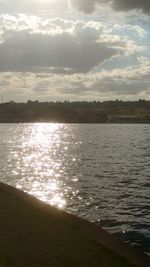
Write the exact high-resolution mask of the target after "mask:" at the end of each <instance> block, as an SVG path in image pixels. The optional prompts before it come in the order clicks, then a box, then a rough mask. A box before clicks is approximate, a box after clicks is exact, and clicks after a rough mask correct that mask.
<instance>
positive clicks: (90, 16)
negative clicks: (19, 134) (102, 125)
mask: <svg viewBox="0 0 150 267" xmlns="http://www.w3.org/2000/svg"><path fill="white" fill-rule="evenodd" d="M0 94H1V101H2V100H3V101H4V102H7V101H11V100H13V101H16V102H26V101H28V100H32V101H35V100H38V101H65V100H67V101H106V100H116V99H118V100H123V101H127V100H139V99H146V100H150V0H142V1H141V0H126V1H124V0H111V1H110V0H13V1H12V0H0Z"/></svg>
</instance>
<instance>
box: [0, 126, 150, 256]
mask: <svg viewBox="0 0 150 267" xmlns="http://www.w3.org/2000/svg"><path fill="white" fill-rule="evenodd" d="M149 133H150V125H137V124H134V125H131V124H130V125H125V124H124V125H123V124H122V125H119V124H117V125H111V124H109V125H105V124H48V123H47V124H42V123H36V124H0V151H1V153H0V169H1V175H0V180H1V181H2V182H5V183H8V184H11V185H13V186H15V187H18V188H20V189H22V190H24V191H26V192H28V193H31V194H32V195H35V196H36V197H38V198H40V199H42V200H43V201H45V202H47V203H50V204H51V205H55V206H57V207H59V208H63V209H65V210H67V211H69V212H71V213H73V214H76V215H78V216H80V217H83V218H85V219H87V220H90V221H93V222H95V223H97V224H99V225H100V226H102V227H103V228H104V229H106V230H108V231H110V232H111V233H114V234H117V235H118V236H119V237H120V238H121V239H123V240H124V241H125V242H129V243H130V244H132V245H136V246H138V247H140V248H141V249H142V250H143V251H144V252H146V253H150V161H149V159H150V134H149Z"/></svg>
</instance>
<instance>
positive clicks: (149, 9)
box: [70, 0, 150, 14]
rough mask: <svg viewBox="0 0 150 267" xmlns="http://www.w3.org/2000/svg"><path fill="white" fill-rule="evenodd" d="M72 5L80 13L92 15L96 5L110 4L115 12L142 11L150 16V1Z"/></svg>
mask: <svg viewBox="0 0 150 267" xmlns="http://www.w3.org/2000/svg"><path fill="white" fill-rule="evenodd" d="M70 2H71V4H72V5H73V6H74V7H75V8H77V9H78V10H80V11H83V12H85V13H91V12H93V11H94V9H95V7H96V4H104V3H107V4H110V5H111V6H112V7H113V8H114V9H115V10H131V9H140V10H142V11H143V12H145V13H149V14H150V0H70Z"/></svg>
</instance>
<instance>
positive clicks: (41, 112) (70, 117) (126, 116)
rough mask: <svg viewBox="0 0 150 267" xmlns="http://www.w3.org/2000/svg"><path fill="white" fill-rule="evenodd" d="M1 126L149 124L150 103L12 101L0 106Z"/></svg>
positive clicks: (117, 101) (144, 101)
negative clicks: (54, 123) (27, 124)
mask: <svg viewBox="0 0 150 267" xmlns="http://www.w3.org/2000/svg"><path fill="white" fill-rule="evenodd" d="M0 122H1V123H7V122H12V123H13V122H14V123H15V122H16V123H17V122H59V123H150V101H146V100H139V101H126V102H124V101H119V100H116V101H104V102H100V101H93V102H87V101H82V102H69V101H65V102H39V101H31V100H29V101H28V102H27V103H16V102H14V101H10V102H7V103H1V104H0Z"/></svg>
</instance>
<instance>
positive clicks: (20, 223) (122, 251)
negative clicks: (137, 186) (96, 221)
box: [0, 184, 150, 267]
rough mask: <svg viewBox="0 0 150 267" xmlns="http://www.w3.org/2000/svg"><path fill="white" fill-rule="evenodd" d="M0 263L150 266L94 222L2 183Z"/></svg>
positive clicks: (12, 266) (11, 266)
mask: <svg viewBox="0 0 150 267" xmlns="http://www.w3.org/2000/svg"><path fill="white" fill-rule="evenodd" d="M113 244H114V245H113ZM111 247H112V249H111ZM124 257H126V259H125V258H124ZM138 263H139V264H138ZM0 266H1V267H30V266H32V267H39V266H40V267H57V266H66V267H67V266H69V267H72V266H74V267H78V266H82V267H84V266H85V267H88V266H90V267H94V266H96V267H100V266H102V267H104V266H105V267H108V266H110V267H117V266H118V267H131V266H150V265H149V259H148V257H146V256H144V255H143V254H141V255H140V253H137V252H134V251H133V250H132V249H131V250H130V248H129V249H128V248H127V247H126V246H124V245H123V244H121V243H118V242H117V241H116V240H115V239H113V237H112V236H111V235H109V234H107V233H106V232H105V231H103V230H101V229H98V228H97V227H96V226H93V225H92V224H90V223H88V222H85V221H84V220H80V219H78V218H76V217H74V216H72V215H69V214H67V213H65V212H63V211H59V210H57V209H55V208H52V207H50V206H48V205H46V204H44V203H42V202H40V201H38V200H36V199H35V198H33V197H30V196H28V195H27V194H25V193H23V192H21V191H18V190H16V189H13V188H11V187H9V186H6V185H3V184H0Z"/></svg>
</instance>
